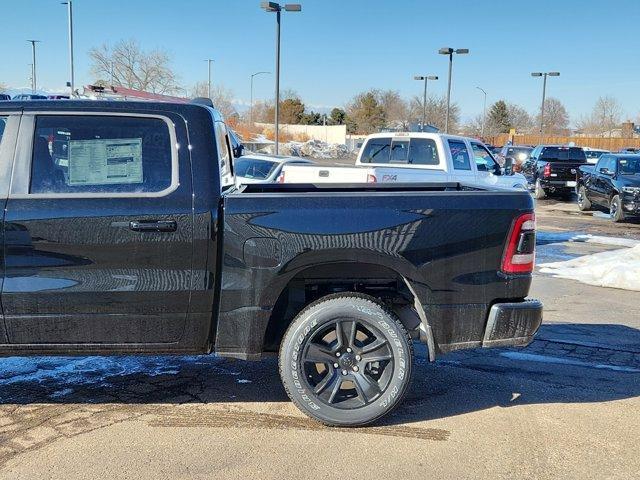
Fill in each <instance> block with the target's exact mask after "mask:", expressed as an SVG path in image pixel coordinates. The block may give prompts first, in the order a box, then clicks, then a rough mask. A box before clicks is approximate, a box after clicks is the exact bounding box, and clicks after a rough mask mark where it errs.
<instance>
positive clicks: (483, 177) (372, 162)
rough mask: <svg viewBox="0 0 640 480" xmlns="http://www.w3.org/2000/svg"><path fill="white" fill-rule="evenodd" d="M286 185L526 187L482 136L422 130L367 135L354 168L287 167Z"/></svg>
mask: <svg viewBox="0 0 640 480" xmlns="http://www.w3.org/2000/svg"><path fill="white" fill-rule="evenodd" d="M284 173H285V175H284V182H285V183H335V182H347V183H388V182H397V183H410V182H459V183H463V184H465V185H485V186H486V185H489V186H498V187H503V188H519V189H522V190H526V188H527V181H526V178H525V177H524V176H523V175H520V174H511V175H505V174H504V172H503V170H502V168H501V167H500V165H498V162H496V160H495V159H494V158H493V155H492V154H491V153H490V152H489V150H488V149H487V148H486V147H485V146H484V145H483V144H482V143H481V142H480V141H478V140H475V139H473V138H467V137H459V136H455V135H444V134H440V133H421V132H396V133H390V132H386V133H376V134H373V135H369V136H368V137H367V138H366V140H365V142H364V144H363V145H362V148H361V149H360V152H359V154H358V157H357V159H356V166H355V167H320V166H313V167H306V166H305V167H289V166H287V167H285V168H284Z"/></svg>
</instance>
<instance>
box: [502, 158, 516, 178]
mask: <svg viewBox="0 0 640 480" xmlns="http://www.w3.org/2000/svg"><path fill="white" fill-rule="evenodd" d="M514 163H515V162H514V160H513V157H507V158H505V159H504V174H505V175H512V174H513V164H514Z"/></svg>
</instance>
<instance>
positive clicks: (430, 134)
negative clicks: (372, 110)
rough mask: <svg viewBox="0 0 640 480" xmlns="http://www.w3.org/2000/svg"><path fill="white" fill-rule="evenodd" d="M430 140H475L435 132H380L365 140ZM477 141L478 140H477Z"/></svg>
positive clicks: (368, 136)
mask: <svg viewBox="0 0 640 480" xmlns="http://www.w3.org/2000/svg"><path fill="white" fill-rule="evenodd" d="M387 137H393V138H430V139H432V140H436V139H438V138H450V139H454V140H462V139H465V138H466V139H471V140H477V139H475V138H473V137H465V136H462V135H450V134H448V133H436V132H380V133H372V134H371V135H367V138H387ZM478 141H479V140H478Z"/></svg>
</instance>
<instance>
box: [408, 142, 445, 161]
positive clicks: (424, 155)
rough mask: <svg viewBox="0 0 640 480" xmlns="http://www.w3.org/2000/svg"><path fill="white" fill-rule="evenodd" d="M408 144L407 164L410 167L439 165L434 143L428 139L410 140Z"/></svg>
mask: <svg viewBox="0 0 640 480" xmlns="http://www.w3.org/2000/svg"><path fill="white" fill-rule="evenodd" d="M409 143H410V145H409V163H411V164H412V165H439V164H440V159H439V158H438V149H437V147H436V142H434V141H433V140H431V139H430V138H412V139H411V142H409Z"/></svg>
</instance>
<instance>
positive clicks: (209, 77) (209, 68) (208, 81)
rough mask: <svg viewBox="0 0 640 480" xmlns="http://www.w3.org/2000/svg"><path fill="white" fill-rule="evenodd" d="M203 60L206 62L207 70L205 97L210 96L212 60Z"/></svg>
mask: <svg viewBox="0 0 640 480" xmlns="http://www.w3.org/2000/svg"><path fill="white" fill-rule="evenodd" d="M205 62H207V67H208V72H209V76H208V77H207V97H208V98H211V62H213V60H212V59H210V58H207V59H206V60H205Z"/></svg>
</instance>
